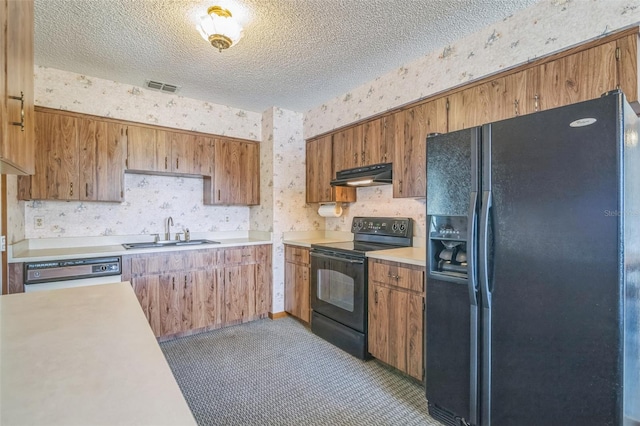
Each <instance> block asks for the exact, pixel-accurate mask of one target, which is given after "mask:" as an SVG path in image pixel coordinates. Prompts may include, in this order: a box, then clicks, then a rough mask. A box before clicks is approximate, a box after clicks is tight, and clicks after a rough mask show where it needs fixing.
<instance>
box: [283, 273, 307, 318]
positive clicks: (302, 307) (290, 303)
mask: <svg viewBox="0 0 640 426" xmlns="http://www.w3.org/2000/svg"><path fill="white" fill-rule="evenodd" d="M309 300H310V299H309V267H308V266H305V265H300V264H296V263H291V262H286V263H285V295H284V306H285V311H287V312H289V313H290V314H291V315H293V316H294V317H297V318H299V319H301V320H302V321H305V322H307V323H308V322H309V321H310V319H311V312H310V309H309Z"/></svg>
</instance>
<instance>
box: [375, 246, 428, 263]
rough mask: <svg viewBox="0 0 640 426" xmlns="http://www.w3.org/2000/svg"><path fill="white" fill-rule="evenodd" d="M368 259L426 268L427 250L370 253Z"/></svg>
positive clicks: (413, 249)
mask: <svg viewBox="0 0 640 426" xmlns="http://www.w3.org/2000/svg"><path fill="white" fill-rule="evenodd" d="M366 255H367V257H368V258H371V259H380V260H388V261H391V262H400V263H407V264H410V265H416V266H423V267H424V266H426V264H427V250H426V248H425V247H406V248H396V249H389V250H378V251H368V252H367V253H366Z"/></svg>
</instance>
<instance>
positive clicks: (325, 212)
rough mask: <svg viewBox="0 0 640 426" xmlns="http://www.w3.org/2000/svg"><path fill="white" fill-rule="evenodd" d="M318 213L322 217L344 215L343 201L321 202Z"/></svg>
mask: <svg viewBox="0 0 640 426" xmlns="http://www.w3.org/2000/svg"><path fill="white" fill-rule="evenodd" d="M319 204H320V205H319V207H318V214H319V215H320V216H322V217H340V216H342V213H343V210H342V203H341V202H331V203H319Z"/></svg>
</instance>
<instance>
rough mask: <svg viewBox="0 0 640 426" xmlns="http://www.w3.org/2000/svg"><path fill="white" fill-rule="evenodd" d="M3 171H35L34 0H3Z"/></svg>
mask: <svg viewBox="0 0 640 426" xmlns="http://www.w3.org/2000/svg"><path fill="white" fill-rule="evenodd" d="M0 11H1V12H2V13H0V24H1V25H2V29H3V37H2V40H1V41H0V49H2V51H1V52H0V123H1V125H0V127H1V128H0V173H2V174H33V173H34V172H35V161H34V145H35V140H34V109H33V37H34V36H33V26H34V24H33V22H34V21H33V1H32V0H21V1H2V2H1V3H0Z"/></svg>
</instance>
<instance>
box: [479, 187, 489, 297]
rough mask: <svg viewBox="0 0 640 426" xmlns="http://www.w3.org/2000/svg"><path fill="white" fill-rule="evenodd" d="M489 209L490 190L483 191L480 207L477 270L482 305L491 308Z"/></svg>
mask: <svg viewBox="0 0 640 426" xmlns="http://www.w3.org/2000/svg"><path fill="white" fill-rule="evenodd" d="M490 210H491V191H483V193H482V208H481V210H480V239H479V244H478V246H479V253H478V254H479V256H478V258H479V263H480V264H479V272H480V295H481V297H482V307H483V308H485V309H487V308H491V291H490V289H489V241H488V240H489V213H490Z"/></svg>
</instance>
